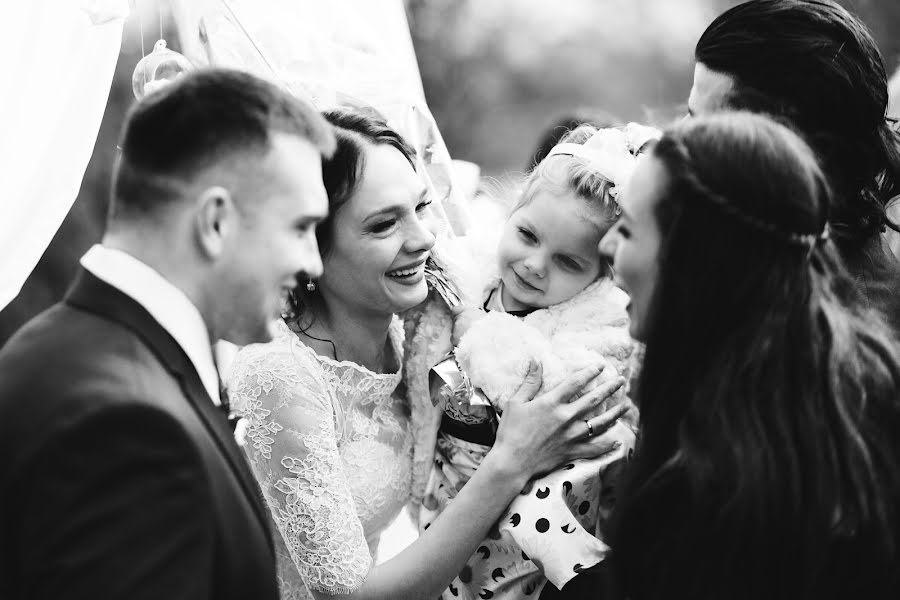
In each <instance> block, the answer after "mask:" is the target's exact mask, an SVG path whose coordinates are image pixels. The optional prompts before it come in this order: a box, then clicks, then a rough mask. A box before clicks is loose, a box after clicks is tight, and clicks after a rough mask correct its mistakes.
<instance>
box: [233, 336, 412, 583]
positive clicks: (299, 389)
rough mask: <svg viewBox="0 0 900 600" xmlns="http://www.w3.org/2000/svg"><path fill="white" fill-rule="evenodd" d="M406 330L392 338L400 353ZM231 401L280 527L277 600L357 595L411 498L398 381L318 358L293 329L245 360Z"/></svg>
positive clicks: (253, 349)
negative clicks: (245, 425) (385, 533)
mask: <svg viewBox="0 0 900 600" xmlns="http://www.w3.org/2000/svg"><path fill="white" fill-rule="evenodd" d="M402 337H403V331H402V327H401V324H400V322H399V321H395V322H394V323H393V324H392V326H391V331H390V338H391V342H392V344H393V347H394V350H395V352H396V355H397V356H398V357H399V356H400V355H401V352H402V349H401V345H402ZM231 373H232V378H231V382H230V389H231V400H232V403H233V405H234V406H235V408H236V409H237V410H238V411H239V412H240V413H241V415H242V416H243V417H244V418H246V419H247V420H248V421H249V423H250V427H249V431H248V434H247V438H248V444H247V447H246V450H247V454H248V457H249V460H250V464H251V466H252V468H253V470H254V473H255V474H256V476H257V478H258V480H259V481H260V483H261V486H262V488H263V494H264V496H265V498H266V501H267V503H268V506H269V509H270V513H271V516H272V519H273V522H274V524H275V528H276V529H277V530H278V532H279V533H280V534H281V536H280V539H276V546H277V547H276V555H277V557H278V563H279V564H278V568H279V582H280V587H281V594H282V598H291V599H307V598H310V595H309V592H308V591H307V589H306V588H309V589H312V590H316V591H320V592H324V593H327V594H342V593H350V592H353V591H354V590H356V589H358V588H359V587H360V586H361V585H362V584H363V583H364V582H365V579H366V576H367V574H368V572H369V569H370V568H371V566H372V564H373V562H374V559H375V557H374V551H375V548H376V546H377V543H378V539H379V536H380V534H381V531H382V530H384V528H385V527H387V525H389V524H390V522H391V521H392V520H393V519H394V517H396V515H397V514H398V513H399V511H400V509H401V508H402V507H403V506H404V505H405V504H406V503H407V501H408V500H409V495H410V479H411V465H412V438H411V434H410V428H409V408H408V405H407V404H406V402H405V401H404V400H403V399H401V398H400V397H399V394H398V393H397V386H398V384H399V383H400V379H401V374H400V372H397V373H389V374H376V373H373V372H371V371H368V370H367V369H365V368H363V367H361V366H360V365H357V364H356V363H352V362H346V361H345V362H338V361H333V360H330V359H327V358H323V357H320V356H318V355H316V354H315V353H314V352H313V351H312V350H311V349H309V348H308V347H307V346H305V345H304V344H302V343H301V342H300V340H299V339H298V338H297V337H296V336H295V334H294V333H293V332H291V331H290V330H289V329H288V328H287V327H286V326H282V327H281V330H280V334H279V335H278V337H276V339H275V340H273V341H272V342H270V343H268V344H254V345H251V346H247V347H245V348H244V349H242V350H241V351H240V353H239V354H238V356H237V357H236V359H235V362H234V366H233V367H232V371H231Z"/></svg>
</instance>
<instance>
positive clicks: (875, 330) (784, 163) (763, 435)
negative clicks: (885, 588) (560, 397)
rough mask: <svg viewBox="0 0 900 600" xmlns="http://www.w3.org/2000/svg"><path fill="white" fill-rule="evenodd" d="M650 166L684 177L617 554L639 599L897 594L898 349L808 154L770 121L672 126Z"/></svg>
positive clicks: (663, 203) (664, 248)
mask: <svg viewBox="0 0 900 600" xmlns="http://www.w3.org/2000/svg"><path fill="white" fill-rule="evenodd" d="M652 157H653V158H654V159H655V160H658V161H660V162H661V164H662V165H663V167H664V169H665V171H666V173H667V175H668V180H667V182H666V192H665V193H664V196H663V197H662V198H660V199H659V200H658V203H657V205H656V211H655V218H656V220H657V224H658V226H659V229H660V232H661V237H662V241H661V247H660V251H659V261H658V263H659V264H658V267H659V273H660V275H659V279H658V281H657V282H656V286H655V294H654V298H653V300H652V303H651V313H652V314H651V315H650V317H649V319H650V320H649V323H648V331H647V338H646V355H645V362H644V365H643V370H642V373H641V379H640V385H639V387H638V394H637V403H638V405H639V407H640V410H641V426H642V438H641V441H640V445H639V448H638V452H637V454H636V457H635V461H634V462H633V464H632V468H631V474H630V477H629V479H628V481H627V482H626V485H625V490H624V493H623V495H622V497H621V503H620V504H619V506H618V508H617V511H618V517H617V520H616V522H617V526H616V527H615V533H614V537H613V542H612V547H613V548H614V555H615V556H616V559H615V560H616V565H617V568H618V569H619V572H620V574H621V576H622V579H623V581H624V583H625V586H626V587H628V588H630V591H631V593H632V597H633V598H644V597H672V596H673V595H674V596H675V597H691V598H762V597H765V598H775V597H778V598H781V597H785V598H792V599H793V600H799V599H801V598H819V597H833V596H831V595H830V594H832V593H837V592H838V591H839V590H845V589H847V588H846V587H845V586H849V585H851V584H852V585H855V586H857V588H854V589H852V593H851V594H850V596H853V597H856V595H857V593H859V597H867V598H869V597H872V596H870V595H866V594H865V593H863V592H862V591H865V590H879V589H880V587H879V586H882V585H887V582H889V583H890V585H893V586H894V588H893V589H894V592H895V593H896V591H897V587H896V585H897V578H896V577H897V576H896V565H897V562H896V561H897V560H898V558H900V556H898V547H897V546H898V540H900V532H898V507H900V409H898V400H897V394H898V390H900V358H898V356H900V353H898V348H897V347H896V346H895V345H894V342H893V341H892V340H891V338H889V337H888V336H887V335H886V334H885V332H886V331H887V327H886V326H885V325H884V323H883V321H882V320H881V317H880V316H879V315H876V314H875V313H874V312H872V311H870V310H869V309H867V308H865V307H864V305H863V302H862V298H861V297H860V296H859V295H858V292H857V291H856V289H855V287H854V285H853V283H852V281H851V280H850V279H849V277H848V275H847V274H846V272H845V270H844V267H843V266H842V263H841V261H840V259H839V257H838V254H837V252H836V249H835V247H834V245H833V243H832V242H831V241H830V240H828V239H827V237H826V235H823V232H825V231H827V230H826V221H827V207H828V205H829V202H830V200H829V188H828V185H827V183H826V180H825V177H824V175H823V173H822V171H821V169H820V167H819V166H818V164H817V162H816V159H815V157H814V155H813V153H812V151H811V150H810V149H809V148H808V146H807V145H806V144H805V143H804V142H803V141H802V140H801V139H800V138H799V137H798V136H797V135H796V134H794V133H792V132H791V131H790V130H789V129H787V128H786V127H784V126H781V125H778V124H776V123H774V122H773V121H771V120H769V119H767V118H765V117H762V116H759V115H752V114H750V113H720V114H718V115H712V116H708V117H701V118H697V119H693V120H689V121H686V122H683V123H681V124H679V125H677V126H675V127H674V128H672V129H670V130H669V131H668V132H667V133H666V134H665V135H664V137H663V138H662V140H661V141H660V142H659V143H658V144H657V145H656V147H655V148H654V150H653V152H652ZM841 558H846V559H847V561H842V560H840V559H841ZM833 567H836V568H833ZM845 579H846V582H845V581H844V580H845ZM832 584H833V585H832ZM823 586H824V587H823ZM829 586H830V587H829ZM814 592H815V593H818V592H823V594H824V595H822V596H817V595H814ZM654 594H657V595H654ZM835 597H836V596H835ZM875 597H878V598H881V597H883V596H879V595H876V596H875Z"/></svg>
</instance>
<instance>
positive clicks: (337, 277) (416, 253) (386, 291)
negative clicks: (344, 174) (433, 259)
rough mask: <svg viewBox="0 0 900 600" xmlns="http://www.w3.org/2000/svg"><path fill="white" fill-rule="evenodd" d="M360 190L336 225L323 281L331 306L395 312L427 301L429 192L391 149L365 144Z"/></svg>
mask: <svg viewBox="0 0 900 600" xmlns="http://www.w3.org/2000/svg"><path fill="white" fill-rule="evenodd" d="M363 164H364V166H363V172H362V177H361V180H360V182H359V185H358V186H357V189H356V192H355V193H354V194H353V196H352V197H351V198H350V199H349V200H348V201H347V203H346V204H344V205H343V206H341V207H340V209H339V210H338V211H337V213H336V214H335V216H334V222H333V223H332V231H333V244H332V247H331V249H330V251H329V252H328V254H327V256H324V257H323V264H324V274H323V275H322V277H321V279H320V280H319V282H318V287H319V289H320V291H321V293H322V296H323V298H324V299H325V301H326V304H328V303H333V302H340V303H342V304H345V305H347V306H350V307H351V310H356V311H363V312H370V313H371V312H375V313H382V314H393V313H396V312H400V311H403V310H407V309H409V308H412V307H413V306H415V305H417V304H419V303H420V302H422V301H423V300H425V297H426V295H427V294H428V289H427V288H426V284H425V270H424V265H425V259H426V258H428V254H429V252H430V250H431V247H432V246H433V245H434V240H435V231H434V229H433V226H432V224H431V219H430V209H429V204H431V200H430V198H429V197H428V194H427V188H426V187H425V185H424V184H423V182H422V181H421V179H420V178H419V177H418V175H416V172H415V171H414V170H413V168H412V166H411V165H410V164H409V161H407V160H406V157H404V156H403V154H402V153H401V152H400V151H398V150H397V149H396V148H394V147H392V146H389V145H372V144H366V146H365V160H364V163H363Z"/></svg>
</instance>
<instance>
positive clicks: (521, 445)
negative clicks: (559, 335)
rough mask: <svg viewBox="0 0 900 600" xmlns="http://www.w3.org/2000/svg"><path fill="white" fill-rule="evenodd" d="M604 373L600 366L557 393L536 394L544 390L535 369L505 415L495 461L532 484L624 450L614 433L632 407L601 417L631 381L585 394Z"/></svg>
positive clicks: (606, 384)
mask: <svg viewBox="0 0 900 600" xmlns="http://www.w3.org/2000/svg"><path fill="white" fill-rule="evenodd" d="M600 373H601V369H600V367H586V368H584V369H582V370H580V371H578V372H576V373H574V374H573V375H570V376H569V377H568V378H566V379H565V380H564V381H563V382H562V383H560V384H559V385H558V386H556V387H555V388H553V389H552V390H550V391H547V392H543V393H541V394H540V395H536V394H537V392H538V390H539V389H540V387H541V369H540V366H539V365H532V368H531V369H530V370H529V372H528V375H527V376H526V377H525V381H524V382H523V383H522V385H521V386H520V387H519V389H518V390H517V391H516V393H515V395H514V396H513V397H512V398H511V399H510V401H509V404H508V405H507V408H506V410H505V411H504V412H503V418H502V419H501V420H500V426H499V427H498V428H497V440H496V442H495V443H494V447H493V449H492V450H491V452H490V454H489V456H491V457H492V458H493V459H494V460H495V461H499V462H500V464H502V466H503V467H504V468H505V469H506V470H507V471H508V472H510V473H516V474H518V475H520V476H525V477H526V478H527V479H531V478H533V477H534V476H536V475H539V474H543V473H547V472H549V471H552V470H554V469H556V468H557V467H559V466H561V465H563V464H565V463H567V462H569V461H571V460H574V459H576V458H594V457H598V456H602V455H604V454H606V453H608V452H611V451H613V450H615V449H616V448H618V446H619V442H618V441H617V440H616V439H615V437H614V436H613V435H612V434H610V433H609V429H610V427H612V426H613V425H614V424H615V423H616V421H617V420H618V418H619V417H621V416H622V415H623V414H624V413H625V412H626V411H627V410H628V406H627V405H626V404H622V403H619V404H617V405H616V406H614V407H613V408H610V409H609V410H607V411H606V412H604V413H602V414H600V415H599V416H595V415H596V414H597V410H598V408H599V407H600V406H601V405H602V404H603V402H604V400H606V399H607V398H609V397H610V396H612V394H613V393H615V392H616V390H618V389H619V388H620V387H622V385H623V384H624V383H625V380H624V379H622V378H621V377H615V378H613V379H612V380H610V381H606V382H604V383H602V384H600V385H598V386H597V387H595V388H593V389H591V390H590V391H589V392H587V393H584V392H583V390H584V388H585V387H586V386H587V385H588V384H589V383H590V382H592V381H593V380H594V379H595V378H597V377H599V376H600ZM585 420H587V421H588V422H589V423H590V427H589V426H588V424H587V423H585ZM589 434H592V435H589Z"/></svg>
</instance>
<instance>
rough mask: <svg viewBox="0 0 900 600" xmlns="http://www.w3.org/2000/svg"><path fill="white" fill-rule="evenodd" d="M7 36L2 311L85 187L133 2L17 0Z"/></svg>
mask: <svg viewBox="0 0 900 600" xmlns="http://www.w3.org/2000/svg"><path fill="white" fill-rule="evenodd" d="M8 5H9V6H8V8H7V10H6V11H4V13H5V14H4V17H6V18H5V22H6V23H7V24H8V25H10V26H9V27H6V28H5V30H4V32H3V35H2V36H0V72H2V73H3V77H4V80H5V81H6V85H5V86H4V93H3V94H2V95H0V131H3V135H2V136H0V181H3V187H4V194H3V196H4V197H3V199H2V200H0V309H2V308H3V307H5V306H6V305H7V304H9V302H10V301H12V299H13V298H15V297H16V295H18V293H19V291H20V290H21V288H22V284H23V283H25V280H26V279H27V278H28V276H29V275H30V274H31V271H32V270H33V269H34V267H35V265H37V262H38V260H40V258H41V255H42V254H43V253H44V250H46V249H47V246H48V245H49V244H50V241H51V240H52V239H53V236H54V235H55V234H56V231H57V229H59V226H60V225H61V224H62V222H63V219H65V217H66V215H67V214H68V212H69V209H70V208H71V207H72V203H73V202H74V201H75V198H76V197H77V196H78V190H79V188H80V187H81V179H82V177H83V176H84V171H85V169H86V168H87V164H88V161H89V160H90V157H91V153H92V152H93V149H94V142H95V141H96V138H97V132H98V130H99V129H100V121H101V119H102V118H103V113H104V110H105V108H106V101H107V98H108V96H109V89H110V85H111V84H112V77H113V72H114V70H115V66H116V60H117V59H118V56H119V49H120V46H121V41H122V27H123V25H124V23H125V17H126V16H127V14H128V5H127V0H121V1H120V0H106V1H97V0H94V1H84V2H77V1H73V0H28V1H27V2H10V3H8Z"/></svg>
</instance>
